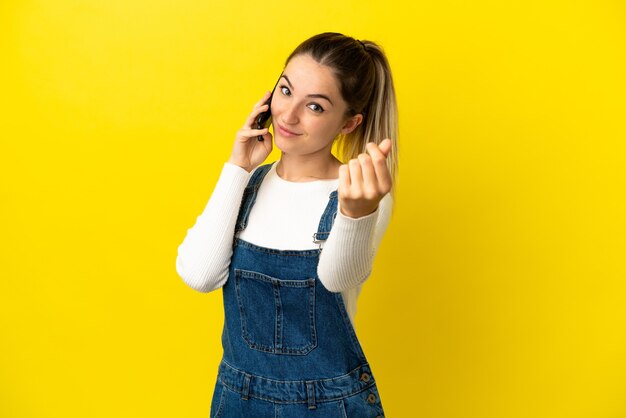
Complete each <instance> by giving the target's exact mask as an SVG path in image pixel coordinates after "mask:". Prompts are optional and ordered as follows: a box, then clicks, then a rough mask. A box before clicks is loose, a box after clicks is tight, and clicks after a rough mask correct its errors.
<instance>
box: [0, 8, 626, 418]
mask: <svg viewBox="0 0 626 418" xmlns="http://www.w3.org/2000/svg"><path fill="white" fill-rule="evenodd" d="M323 31H339V32H343V33H345V34H348V35H352V36H355V37H357V38H361V39H370V40H373V41H377V42H379V43H380V44H381V45H382V46H383V47H384V48H385V50H386V51H387V53H388V57H389V60H390V62H391V65H392V68H393V71H394V77H395V81H396V87H397V91H398V100H399V108H400V124H401V140H400V147H399V151H400V155H401V157H400V158H401V159H400V176H401V177H400V183H399V188H398V199H397V206H396V210H395V213H394V217H393V219H392V223H391V225H390V227H389V230H388V232H387V235H386V236H385V239H384V240H383V245H382V247H381V248H380V252H379V255H378V258H377V260H376V264H375V270H374V275H373V276H372V277H371V279H370V281H369V282H368V283H367V285H366V286H365V287H364V289H363V293H362V294H361V297H360V299H359V308H358V313H357V317H356V323H357V333H358V335H359V338H360V339H361V342H362V344H363V346H364V349H365V352H366V354H367V356H368V358H369V360H370V362H371V364H372V367H373V370H374V373H375V376H376V378H377V380H378V386H379V390H380V394H381V397H382V402H383V406H384V407H385V409H386V413H387V416H389V417H391V418H398V417H428V418H473V417H476V418H514V417H515V418H517V417H519V418H528V417H533V418H544V417H545V418H560V417H568V418H574V417H581V418H583V417H584V418H590V417H591V418H623V417H625V416H626V282H625V279H626V261H625V258H626V257H625V256H626V238H625V237H626V222H625V213H626V204H625V203H626V198H625V195H626V168H625V167H626V146H625V140H626V129H625V122H624V119H625V118H626V117H625V115H626V106H625V102H624V101H625V98H626V47H625V45H626V5H625V4H624V2H623V1H618V0H614V1H608V0H594V1H592V0H588V1H571V0H562V1H541V0H526V1H501V0H498V1H496V0H493V1H484V0H481V1H471V2H461V1H458V2H454V1H428V2H420V1H404V2H393V1H386V2H378V1H363V0H359V1H336V0H332V1H327V0H320V1H316V2H277V1H265V2H258V1H247V0H246V1H239V2H237V3H234V2H228V1H206V0H205V1H198V0H178V1H164V0H152V1H129V0H115V1H112V0H108V1H103V0H100V1H97V0H92V1H78V0H65V1H52V0H50V1H29V0H22V1H17V0H4V1H2V2H1V3H0V59H1V62H0V77H1V81H0V100H1V102H0V106H1V108H0V111H1V126H0V136H1V148H0V187H1V194H0V199H1V200H0V231H1V232H0V234H1V235H0V236H1V248H0V254H1V257H2V260H1V263H0V417H2V418H26V417H29V418H30V417H33V418H40V417H64V418H69V417H91V418H97V417H116V418H125V417H185V418H191V417H208V416H209V408H210V397H211V393H212V390H213V385H214V380H215V376H216V372H217V364H218V362H219V359H220V356H221V343H220V336H221V330H222V320H223V314H222V299H221V291H218V292H213V293H210V294H202V293H198V292H195V291H193V290H192V289H191V288H188V287H186V286H185V285H184V283H183V282H182V280H181V279H180V278H179V277H178V276H177V274H176V271H175V259H176V250H177V247H178V245H179V244H180V243H181V242H182V240H183V238H184V236H185V234H186V231H187V229H188V228H190V227H191V226H192V225H193V223H194V222H195V219H196V216H198V215H199V213H200V212H201V211H202V209H203V208H204V206H205V204H206V202H207V200H208V198H209V196H210V194H211V191H212V188H213V186H214V184H215V181H216V180H217V178H218V175H219V173H220V170H221V167H222V164H223V162H224V161H226V160H227V158H228V156H229V153H230V147H231V144H232V141H233V139H234V133H235V131H236V130H237V129H238V128H239V127H240V126H241V125H242V123H243V122H244V120H245V118H246V117H247V115H248V114H249V112H250V110H251V108H252V106H253V104H254V103H255V102H256V101H257V100H259V99H260V98H261V96H262V95H263V93H264V91H266V90H268V89H271V88H272V86H273V84H274V82H275V80H276V77H277V74H278V73H279V72H280V71H281V69H282V66H283V63H284V60H285V58H286V57H287V55H288V54H289V52H291V50H292V49H293V48H295V46H296V45H297V44H298V43H299V42H300V41H302V40H304V39H305V38H307V37H309V36H311V35H313V34H316V33H318V32H323ZM276 157H277V154H276V153H273V154H272V156H271V158H270V159H268V160H273V159H275V158H276Z"/></svg>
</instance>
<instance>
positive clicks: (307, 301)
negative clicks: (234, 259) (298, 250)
mask: <svg viewBox="0 0 626 418" xmlns="http://www.w3.org/2000/svg"><path fill="white" fill-rule="evenodd" d="M235 285H236V286H235V287H236V289H237V302H238V303H239V313H240V319H241V336H242V338H243V339H244V341H245V342H246V344H247V345H248V347H250V348H252V349H254V350H259V351H265V352H268V353H274V354H291V355H303V354H307V353H309V352H310V351H311V350H313V349H314V348H315V347H317V335H316V331H315V279H314V278H304V279H299V280H282V279H278V278H275V277H271V276H268V275H265V274H261V273H257V272H254V271H247V270H240V269H235Z"/></svg>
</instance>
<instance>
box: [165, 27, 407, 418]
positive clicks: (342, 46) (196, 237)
mask: <svg viewBox="0 0 626 418" xmlns="http://www.w3.org/2000/svg"><path fill="white" fill-rule="evenodd" d="M269 98H270V92H267V93H266V94H265V95H264V96H263V97H262V98H261V100H260V101H259V102H258V103H257V104H256V105H255V106H254V110H253V111H252V113H251V114H250V115H249V117H248V119H247V120H246V122H245V124H244V126H243V127H242V128H241V129H240V130H239V131H238V132H237V135H236V138H235V144H234V146H233V150H232V154H231V156H230V159H229V161H228V162H226V163H225V164H224V167H223V169H222V173H221V175H220V178H219V180H218V182H217V184H216V186H215V189H214V191H213V193H212V195H211V198H210V199H209V202H208V204H207V206H206V208H205V210H204V211H203V213H202V214H201V215H200V216H198V218H197V220H196V224H195V225H194V226H193V227H192V228H191V229H189V230H188V231H187V236H186V237H185V239H184V241H183V243H182V244H181V245H180V246H179V248H178V257H177V259H176V269H177V272H178V274H179V275H180V276H181V277H182V278H183V280H184V281H185V283H187V284H188V285H189V286H191V287H192V288H194V289H196V290H198V291H201V292H210V291H212V290H215V289H218V288H222V294H223V299H224V314H225V321H224V329H223V333H222V345H223V349H224V354H223V358H222V361H221V362H220V365H219V368H218V378H217V384H216V386H215V390H214V392H213V400H212V403H211V417H212V418H215V417H222V418H230V417H255V418H262V417H272V418H274V417H281V418H291V417H293V418H296V417H297V418H302V417H324V418H334V417H337V418H339V417H343V418H346V417H355V418H356V417H358V418H367V417H371V418H375V417H383V416H384V412H383V407H382V403H381V400H380V397H379V393H378V389H377V386H376V382H375V380H374V375H373V373H372V371H371V369H370V366H369V365H368V362H367V359H366V357H365V355H364V353H363V350H362V348H361V345H360V344H359V341H358V339H357V336H356V333H355V330H354V315H355V312H356V300H357V297H358V295H359V292H360V290H361V286H362V285H363V283H364V282H365V280H366V279H367V278H368V277H369V275H370V273H371V270H372V264H373V261H374V256H375V254H376V251H377V249H378V246H379V245H380V242H381V240H382V237H383V234H384V232H385V229H386V228H387V225H388V223H389V219H390V216H391V207H392V194H393V193H392V190H393V184H394V179H395V173H396V170H397V155H398V154H397V110H396V98H395V92H394V86H393V80H392V77H391V71H390V68H389V64H388V62H387V59H386V57H385V55H384V53H383V51H382V49H381V48H380V47H379V46H378V45H376V44H375V43H373V42H369V41H358V40H355V39H354V38H351V37H348V36H344V35H342V34H338V33H322V34H319V35H316V36H313V37H312V38H310V39H308V40H306V41H304V42H303V43H302V44H300V45H299V46H298V47H297V48H296V49H295V50H294V51H293V53H292V54H291V55H290V56H289V58H288V59H287V62H286V66H285V68H284V71H283V73H282V75H281V77H280V80H279V82H278V84H277V86H276V89H275V92H274V94H273V96H272V98H271V107H270V106H268V105H267V104H264V103H265V102H266V101H267V100H268V99H269ZM268 108H269V109H271V115H272V120H273V125H274V137H272V135H271V134H270V133H269V132H268V129H267V128H264V129H257V126H256V119H257V117H258V116H259V115H260V114H261V113H262V112H264V111H267V110H268ZM335 141H339V142H338V144H337V145H338V149H339V150H340V151H339V154H340V158H341V159H342V160H343V161H344V162H345V164H344V163H342V161H341V160H339V159H338V158H336V157H335V156H334V155H333V154H332V153H331V149H332V147H333V144H334V142H335ZM272 142H274V144H275V145H276V146H277V147H278V148H279V149H280V151H281V157H280V160H279V161H278V162H274V163H271V164H265V165H260V164H261V163H263V162H264V160H265V158H266V157H267V156H268V155H269V153H270V151H271V150H272V146H273V144H272Z"/></svg>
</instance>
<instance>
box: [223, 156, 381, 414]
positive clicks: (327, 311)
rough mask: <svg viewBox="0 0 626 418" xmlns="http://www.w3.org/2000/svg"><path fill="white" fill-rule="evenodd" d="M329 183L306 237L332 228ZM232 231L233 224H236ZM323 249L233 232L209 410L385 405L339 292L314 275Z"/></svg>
mask: <svg viewBox="0 0 626 418" xmlns="http://www.w3.org/2000/svg"><path fill="white" fill-rule="evenodd" d="M270 168H271V164H267V165H264V166H261V167H259V169H258V170H256V171H255V173H254V174H253V175H252V176H251V178H250V181H249V182H248V185H247V187H246V189H245V191H244V194H243V200H242V204H241V209H240V211H239V214H238V218H237V226H236V228H235V231H236V233H238V232H239V231H242V230H243V229H244V228H245V227H246V224H247V221H248V216H249V214H250V210H251V209H252V206H253V205H254V201H255V199H256V195H257V192H258V189H259V187H260V185H261V183H262V181H263V178H264V177H265V175H266V174H267V172H268V171H269V169H270ZM336 215H337V191H336V190H335V191H333V192H332V193H331V194H330V196H329V199H328V205H327V206H326V209H325V211H324V213H323V214H322V216H321V218H320V223H319V227H318V230H317V231H312V238H313V240H314V241H316V242H321V241H323V240H326V239H327V238H328V234H329V232H330V230H331V228H332V224H333V221H334V219H335V216H336ZM236 235H237V234H236ZM321 251H322V250H321V249H314V250H277V249H273V248H266V247H261V246H257V245H255V244H252V243H250V242H247V241H244V240H242V239H239V238H237V236H235V238H234V240H233V256H232V259H231V265H230V269H229V277H228V280H227V282H226V284H225V285H224V287H223V288H222V295H223V299H224V318H225V320H224V329H223V332H222V346H223V348H224V354H223V357H222V361H221V362H220V364H219V368H218V377H217V382H216V385H215V389H214V392H213V399H212V402H211V417H212V418H216V417H222V418H231V417H255V418H257V417H258V418H264V417H271V418H277V417H282V418H292V417H293V418H296V417H298V418H300V417H318V418H319V417H324V418H334V417H342V418H356V417H358V418H364V417H365V418H368V417H371V418H376V417H383V416H384V413H383V408H382V404H381V401H380V397H379V394H378V390H377V387H376V382H375V380H374V376H373V374H372V371H371V370H370V368H369V365H368V362H367V359H366V358H365V355H364V353H363V350H362V348H361V345H360V343H359V341H358V339H357V337H356V334H355V331H354V328H353V327H352V323H351V322H350V318H349V317H348V313H347V311H346V307H345V305H344V302H343V298H342V297H341V293H333V292H330V291H328V290H326V289H325V288H324V286H323V285H322V283H321V282H320V279H319V277H318V276H317V264H318V262H319V256H320V253H321Z"/></svg>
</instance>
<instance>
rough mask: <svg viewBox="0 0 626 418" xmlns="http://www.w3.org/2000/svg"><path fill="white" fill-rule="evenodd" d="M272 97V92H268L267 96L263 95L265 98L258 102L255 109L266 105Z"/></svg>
mask: <svg viewBox="0 0 626 418" xmlns="http://www.w3.org/2000/svg"><path fill="white" fill-rule="evenodd" d="M271 95H272V92H271V91H269V90H268V91H266V92H265V94H264V95H263V98H262V99H261V100H259V101H258V102H256V104H255V105H254V108H255V109H256V108H257V107H259V106H263V105H264V104H265V102H266V101H267V99H269V98H270V96H271Z"/></svg>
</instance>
